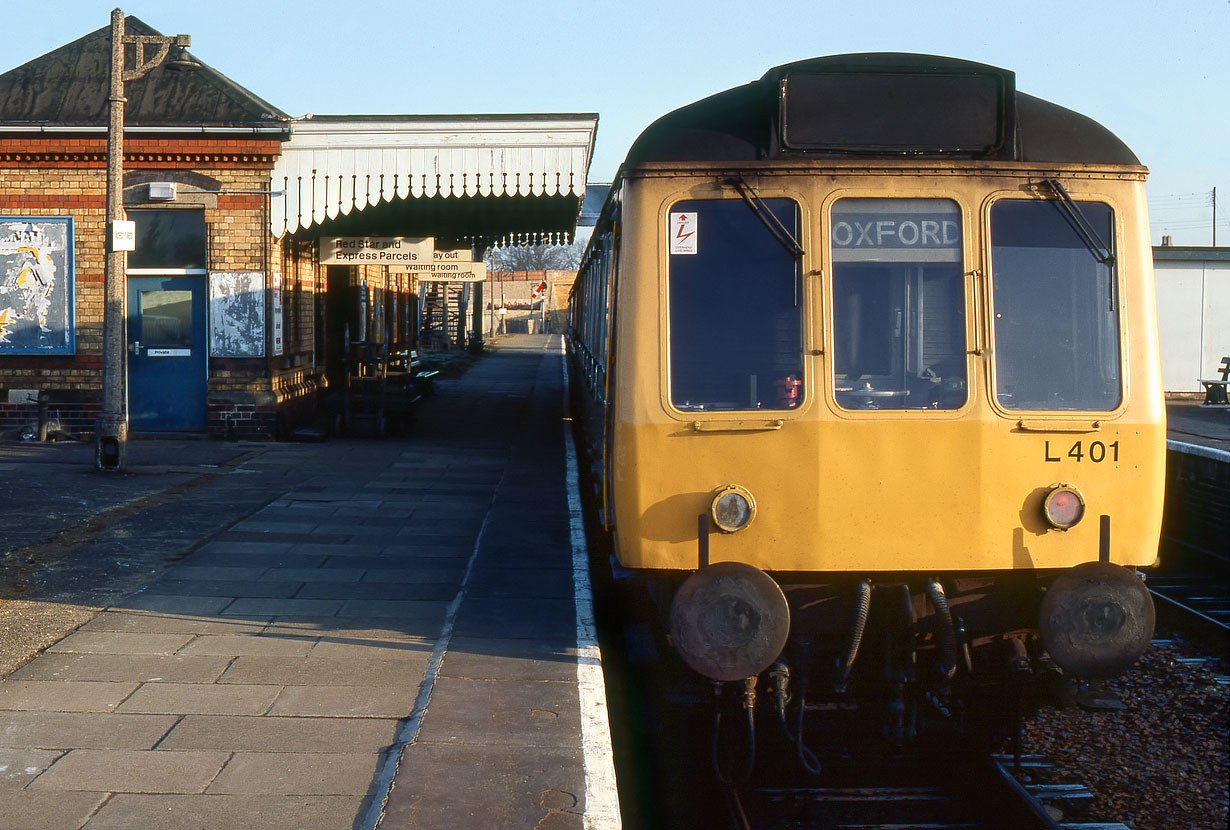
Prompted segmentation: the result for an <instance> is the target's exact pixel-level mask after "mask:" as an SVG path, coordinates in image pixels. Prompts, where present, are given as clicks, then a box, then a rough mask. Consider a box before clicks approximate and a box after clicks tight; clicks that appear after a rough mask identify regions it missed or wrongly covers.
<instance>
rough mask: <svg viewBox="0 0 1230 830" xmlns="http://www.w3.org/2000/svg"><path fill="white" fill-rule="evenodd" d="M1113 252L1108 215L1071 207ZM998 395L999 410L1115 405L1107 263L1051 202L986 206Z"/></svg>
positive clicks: (1115, 347)
mask: <svg viewBox="0 0 1230 830" xmlns="http://www.w3.org/2000/svg"><path fill="white" fill-rule="evenodd" d="M1072 205H1073V206H1074V207H1075V208H1076V210H1078V211H1079V213H1080V214H1083V217H1084V219H1085V220H1086V221H1087V222H1088V224H1089V226H1091V228H1092V230H1093V231H1095V232H1096V234H1097V235H1098V236H1099V237H1100V239H1101V240H1102V242H1104V243H1105V244H1108V245H1110V250H1112V251H1113V250H1114V241H1113V237H1112V227H1113V223H1112V213H1111V209H1110V207H1109V206H1107V205H1105V204H1102V203H1100V202H1073V203H1072ZM991 268H992V271H991V279H992V286H993V288H992V296H993V301H994V306H995V380H996V387H995V388H996V392H995V394H996V399H997V400H998V401H999V404H1000V405H1001V406H1003V407H1004V408H1006V409H1019V410H1078V411H1081V410H1084V411H1093V412H1106V411H1109V410H1113V409H1115V408H1116V407H1117V406H1118V405H1119V402H1120V400H1121V399H1122V392H1121V381H1120V369H1119V324H1118V320H1119V313H1118V309H1117V302H1116V293H1115V288H1114V282H1115V273H1114V267H1113V264H1111V263H1107V262H1103V261H1101V259H1100V258H1099V256H1098V253H1097V251H1096V250H1095V248H1094V247H1093V246H1092V245H1091V243H1090V241H1089V239H1088V238H1087V235H1085V234H1082V233H1080V232H1079V231H1078V229H1077V228H1076V227H1074V225H1073V223H1072V221H1071V220H1070V219H1069V216H1068V215H1067V214H1065V213H1064V212H1063V210H1062V206H1061V204H1060V203H1059V202H1058V201H1056V200H1048V201H1034V200H1029V201H1026V200H1020V199H1016V200H1004V201H1000V202H996V203H995V204H994V205H993V206H992V207H991Z"/></svg>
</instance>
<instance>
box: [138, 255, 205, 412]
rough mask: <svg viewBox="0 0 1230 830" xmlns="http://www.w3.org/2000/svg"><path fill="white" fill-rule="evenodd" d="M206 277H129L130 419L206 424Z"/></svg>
mask: <svg viewBox="0 0 1230 830" xmlns="http://www.w3.org/2000/svg"><path fill="white" fill-rule="evenodd" d="M205 315H206V305H205V278H204V277H193V276H166V277H134V276H129V277H128V423H129V428H130V429H132V430H141V431H151V432H159V431H162V432H166V431H177V430H200V429H204V428H205V394H206V370H207V366H208V363H207V360H208V341H207V340H206V336H205V332H206V328H205V322H206V321H205Z"/></svg>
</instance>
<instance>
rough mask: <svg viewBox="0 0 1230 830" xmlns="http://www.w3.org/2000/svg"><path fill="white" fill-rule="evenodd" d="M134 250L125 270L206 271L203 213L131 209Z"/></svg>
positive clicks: (130, 254) (129, 255)
mask: <svg viewBox="0 0 1230 830" xmlns="http://www.w3.org/2000/svg"><path fill="white" fill-rule="evenodd" d="M128 218H129V219H131V220H132V221H133V223H134V224H135V225H136V230H137V248H136V250H135V251H132V252H131V253H129V254H128V267H129V268H132V269H136V268H142V269H148V268H163V269H165V268H174V269H179V268H184V269H192V270H200V271H204V270H205V267H206V265H205V249H206V244H205V243H206V239H205V214H204V212H203V211H200V210H130V211H128Z"/></svg>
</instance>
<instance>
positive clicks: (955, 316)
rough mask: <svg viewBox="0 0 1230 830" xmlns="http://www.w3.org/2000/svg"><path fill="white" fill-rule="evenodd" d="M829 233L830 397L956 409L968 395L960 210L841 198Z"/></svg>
mask: <svg viewBox="0 0 1230 830" xmlns="http://www.w3.org/2000/svg"><path fill="white" fill-rule="evenodd" d="M831 238H832V244H833V371H834V373H835V376H834V390H835V394H836V397H837V403H838V404H839V405H840V406H841V407H843V408H845V409H957V408H959V407H960V406H961V405H962V404H964V403H965V401H966V397H967V393H966V388H967V384H966V374H965V372H966V360H965V351H966V350H965V289H964V276H963V274H964V269H963V268H962V256H961V252H962V244H961V209H960V207H958V205H957V204H956V203H955V202H952V201H949V200H947V199H841V200H840V201H838V202H837V203H836V204H835V205H834V206H833V217H832V233H831Z"/></svg>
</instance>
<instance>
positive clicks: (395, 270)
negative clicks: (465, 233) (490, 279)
mask: <svg viewBox="0 0 1230 830" xmlns="http://www.w3.org/2000/svg"><path fill="white" fill-rule="evenodd" d="M389 273H390V274H414V275H415V276H416V277H422V276H424V275H426V274H456V275H457V279H458V281H460V280H462V279H464V278H465V277H466V275H467V274H473V273H481V274H482V275H483V276H484V277H485V276H486V274H487V264H486V263H485V262H432V263H424V264H423V265H391V266H389ZM480 279H481V277H480Z"/></svg>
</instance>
